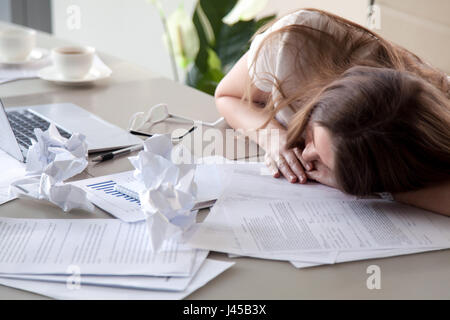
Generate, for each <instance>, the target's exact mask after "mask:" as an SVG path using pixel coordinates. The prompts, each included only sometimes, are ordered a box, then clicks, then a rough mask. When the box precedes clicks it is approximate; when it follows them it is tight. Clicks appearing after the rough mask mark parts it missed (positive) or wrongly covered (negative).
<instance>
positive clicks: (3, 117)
mask: <svg viewBox="0 0 450 320" xmlns="http://www.w3.org/2000/svg"><path fill="white" fill-rule="evenodd" d="M50 123H54V124H55V125H56V127H57V129H58V131H59V132H60V134H61V135H62V136H63V137H65V138H70V136H71V135H72V133H75V132H77V133H82V134H84V135H85V136H86V143H87V145H88V152H89V153H94V152H101V151H108V150H114V149H119V148H124V147H127V146H131V145H135V144H139V143H142V140H141V139H140V138H138V137H136V136H134V135H132V134H130V133H128V132H127V131H125V130H123V129H121V128H119V127H117V126H115V125H113V124H111V123H109V122H107V121H105V120H102V119H101V118H99V117H97V116H95V115H94V114H92V113H91V112H89V111H86V110H84V109H83V108H81V107H79V106H77V105H75V104H73V103H54V104H43V105H34V106H25V107H11V108H7V109H5V108H4V106H3V103H2V101H1V99H0V149H2V150H3V151H5V152H7V153H9V154H10V155H11V156H13V157H14V158H16V159H18V160H20V161H23V162H24V161H25V160H26V155H27V152H28V148H29V147H30V146H31V144H32V142H33V140H36V136H35V135H34V129H35V128H40V129H42V130H43V131H45V130H47V129H48V127H49V126H50Z"/></svg>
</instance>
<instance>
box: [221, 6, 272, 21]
mask: <svg viewBox="0 0 450 320" xmlns="http://www.w3.org/2000/svg"><path fill="white" fill-rule="evenodd" d="M267 2H268V0H239V1H238V2H237V3H236V5H235V6H234V8H233V9H232V10H231V11H230V12H229V13H228V14H227V15H226V16H225V17H224V18H223V19H222V21H223V23H226V24H228V25H233V24H235V23H237V22H239V21H250V20H252V19H254V18H255V17H256V15H257V14H258V13H259V12H261V10H263V9H264V8H265V7H266V5H267Z"/></svg>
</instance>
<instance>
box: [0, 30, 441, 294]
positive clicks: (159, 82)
mask: <svg viewBox="0 0 450 320" xmlns="http://www.w3.org/2000/svg"><path fill="white" fill-rule="evenodd" d="M63 43H64V41H61V40H58V39H55V38H53V37H51V36H48V35H45V34H42V33H40V34H39V36H38V46H41V47H46V48H51V47H53V46H57V45H61V44H63ZM100 56H101V58H102V59H104V61H105V62H106V63H107V64H108V65H109V66H110V67H111V69H112V70H113V74H112V77H111V78H109V79H106V80H104V81H103V80H102V81H101V82H99V83H97V84H95V85H93V86H90V87H78V88H71V87H62V86H58V85H54V84H51V83H48V82H45V81H43V80H38V79H33V80H21V81H17V82H12V83H6V84H2V85H0V97H2V98H4V102H5V104H6V106H16V105H32V104H40V103H53V102H66V101H70V102H74V103H76V104H78V105H80V106H82V107H84V108H86V109H88V110H89V111H91V112H94V113H96V114H97V115H99V116H100V117H103V118H104V119H106V120H108V121H110V122H112V123H114V124H117V125H119V126H121V127H126V125H127V121H128V118H129V117H130V115H131V114H133V113H134V112H137V111H142V110H147V108H148V107H149V106H150V105H153V104H156V103H160V102H166V103H168V104H169V109H170V111H171V112H174V113H177V114H180V115H184V116H188V117H193V118H196V117H197V116H200V117H201V118H200V120H203V121H214V120H216V119H217V117H218V113H217V111H216V109H215V106H214V100H213V98H212V97H210V96H208V95H205V94H203V93H201V92H198V91H196V90H193V89H191V88H188V87H185V86H183V85H180V84H177V83H174V82H172V81H170V80H167V79H163V78H158V77H156V76H155V74H153V73H151V72H149V71H147V70H144V69H142V68H140V67H138V66H136V65H133V64H131V63H128V62H125V61H121V60H120V59H117V58H114V57H111V56H108V55H104V54H100ZM130 169H132V168H131V166H130V164H129V162H128V160H127V159H126V158H120V159H117V160H115V161H111V162H105V163H100V164H90V165H89V167H88V168H87V170H86V171H85V172H84V173H83V174H82V175H81V176H80V178H88V177H92V176H100V175H104V174H110V173H114V172H120V171H124V170H130ZM202 214H207V212H206V211H205V212H203V213H202ZM0 216H3V217H16V218H18V217H20V218H69V219H79V218H110V216H109V215H108V214H106V213H105V212H103V211H101V210H100V209H96V212H95V213H94V214H92V213H86V212H82V211H75V212H72V213H70V214H67V215H66V214H63V213H62V212H61V211H60V210H59V209H58V208H56V207H54V206H52V205H49V204H46V203H40V202H39V203H38V202H36V201H32V200H24V199H21V200H15V201H12V202H10V203H7V204H4V205H2V206H0ZM209 257H211V258H214V259H219V260H227V261H229V260H231V261H235V262H236V264H235V265H234V266H233V267H232V268H231V269H229V270H227V271H226V272H225V273H223V274H221V275H220V276H218V277H217V278H215V279H213V280H212V281H211V282H209V283H208V284H207V285H206V286H204V287H202V288H200V289H199V290H197V291H195V292H194V293H193V294H191V295H190V296H189V297H188V299H396V298H397V299H449V298H450V289H449V288H450V272H449V269H450V250H446V251H440V252H428V253H421V254H414V255H407V256H398V257H392V258H384V259H376V260H364V261H358V262H351V263H342V264H336V265H329V266H320V267H315V268H309V269H302V270H298V269H296V268H294V267H293V266H292V265H291V264H290V263H288V262H280V261H271V260H261V259H253V258H237V259H229V258H228V257H227V256H226V255H225V254H221V253H215V252H211V253H210V255H209ZM373 264H375V265H378V266H379V267H380V269H381V289H380V290H369V289H367V287H366V280H367V277H368V276H369V275H368V274H367V273H366V270H367V267H368V266H370V265H373ZM0 299H46V297H43V296H40V295H36V294H33V293H29V292H24V291H21V290H17V289H13V288H9V287H5V286H0Z"/></svg>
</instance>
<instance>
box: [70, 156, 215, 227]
mask: <svg viewBox="0 0 450 320" xmlns="http://www.w3.org/2000/svg"><path fill="white" fill-rule="evenodd" d="M220 170H221V167H220V166H216V165H215V164H202V165H198V166H197V170H196V172H195V177H194V181H195V183H196V184H197V188H198V190H197V203H201V202H204V201H207V200H212V199H217V198H218V197H219V196H220V194H221V193H222V189H223V184H222V182H221V172H220ZM71 184H73V185H75V186H78V187H80V188H82V189H83V190H85V191H86V192H87V196H88V199H89V201H91V202H92V203H94V204H95V205H96V206H98V207H99V208H101V209H103V210H105V211H106V212H108V213H110V214H111V215H113V216H114V217H116V218H119V219H121V220H123V221H126V222H137V221H143V220H145V215H144V213H143V212H142V210H141V206H140V202H139V201H138V200H136V199H134V198H132V197H130V196H127V195H126V194H123V193H121V192H118V191H116V190H115V186H117V185H122V186H128V187H129V186H131V185H133V184H136V179H135V178H134V176H133V171H132V170H131V171H125V172H121V173H117V174H112V175H107V176H102V177H96V178H91V179H85V180H79V181H75V182H72V183H71ZM136 189H139V188H136ZM134 191H138V192H139V190H134ZM194 208H195V207H194Z"/></svg>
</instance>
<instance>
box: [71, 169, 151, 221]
mask: <svg viewBox="0 0 450 320" xmlns="http://www.w3.org/2000/svg"><path fill="white" fill-rule="evenodd" d="M130 181H134V177H133V171H125V172H121V173H117V174H113V175H107V176H102V177H96V178H91V179H85V180H79V181H75V182H72V183H71V184H73V185H76V186H78V187H80V188H82V189H83V190H85V191H86V193H87V197H88V199H89V201H91V202H92V203H93V204H95V205H96V206H97V207H99V208H101V209H103V210H105V211H106V212H108V213H109V214H111V215H113V216H114V217H116V218H119V219H120V220H122V221H125V222H137V221H144V220H145V214H144V212H143V211H142V210H141V206H140V204H139V201H138V200H136V199H134V198H131V197H129V196H127V195H126V194H123V193H121V192H117V191H116V190H115V186H116V185H118V184H125V183H128V182H130Z"/></svg>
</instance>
